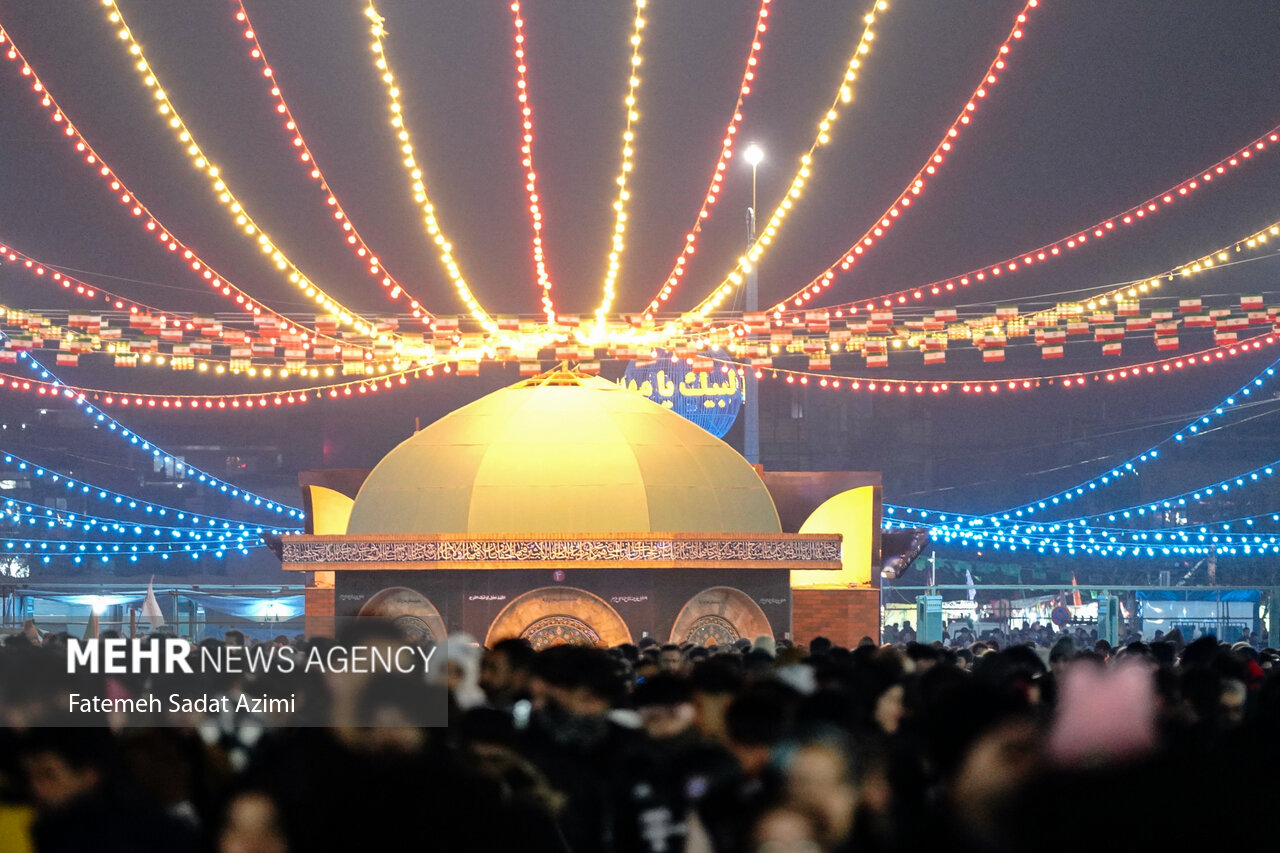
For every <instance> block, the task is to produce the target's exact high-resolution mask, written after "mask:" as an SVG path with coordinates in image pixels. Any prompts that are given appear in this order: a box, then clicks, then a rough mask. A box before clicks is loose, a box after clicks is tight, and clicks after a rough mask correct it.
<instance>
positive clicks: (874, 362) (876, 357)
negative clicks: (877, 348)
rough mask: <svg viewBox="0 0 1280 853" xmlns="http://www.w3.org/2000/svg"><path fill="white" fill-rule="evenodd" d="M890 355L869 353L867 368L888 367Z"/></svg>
mask: <svg viewBox="0 0 1280 853" xmlns="http://www.w3.org/2000/svg"><path fill="white" fill-rule="evenodd" d="M888 366H889V354H888V353H885V352H868V353H867V367H888Z"/></svg>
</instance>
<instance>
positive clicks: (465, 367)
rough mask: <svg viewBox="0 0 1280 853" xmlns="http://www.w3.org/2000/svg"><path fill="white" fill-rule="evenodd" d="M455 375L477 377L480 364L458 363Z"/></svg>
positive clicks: (476, 362) (472, 362) (475, 362)
mask: <svg viewBox="0 0 1280 853" xmlns="http://www.w3.org/2000/svg"><path fill="white" fill-rule="evenodd" d="M457 373H458V375H459V376H479V375H480V362H478V361H460V362H458V370H457Z"/></svg>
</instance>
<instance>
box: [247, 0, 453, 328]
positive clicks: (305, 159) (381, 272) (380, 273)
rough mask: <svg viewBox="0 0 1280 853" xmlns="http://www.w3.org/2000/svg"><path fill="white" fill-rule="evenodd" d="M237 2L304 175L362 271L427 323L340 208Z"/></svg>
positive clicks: (423, 312)
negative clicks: (321, 196)
mask: <svg viewBox="0 0 1280 853" xmlns="http://www.w3.org/2000/svg"><path fill="white" fill-rule="evenodd" d="M233 2H234V3H235V5H236V14H235V18H236V21H237V23H239V24H242V25H243V27H244V29H243V30H242V32H241V35H243V36H244V38H245V40H246V41H248V42H249V45H250V47H249V57H250V58H251V59H253V60H256V62H257V64H258V65H259V66H261V71H262V77H263V79H264V80H265V81H266V82H267V83H268V85H269V87H270V88H269V89H268V91H269V92H270V93H271V98H272V99H273V100H274V101H275V104H276V113H277V114H278V115H279V116H280V117H281V118H283V119H284V123H283V125H282V127H283V128H284V130H285V131H286V132H287V133H288V134H289V136H290V144H291V145H292V147H293V150H294V153H295V154H297V156H298V162H300V163H302V164H303V165H304V166H305V167H307V175H308V177H310V178H311V180H313V181H315V182H316V184H317V185H318V186H319V187H320V189H321V190H323V191H324V194H325V204H326V206H328V207H329V208H330V209H331V214H330V215H331V218H332V219H333V221H334V222H335V223H337V225H338V227H339V228H340V229H341V230H342V233H343V242H345V243H346V244H347V246H348V248H350V249H351V251H352V252H353V253H354V254H355V256H356V257H357V258H358V259H359V260H360V261H361V263H362V265H363V267H364V270H365V272H367V273H368V274H369V275H371V276H373V277H374V278H376V279H378V281H379V283H380V284H381V285H382V287H383V288H384V289H386V291H387V295H388V296H390V297H391V298H392V299H399V298H400V297H401V296H404V297H405V298H406V300H408V303H409V309H410V311H411V312H412V314H413V316H414V317H415V318H417V319H421V321H422V322H423V323H424V324H426V323H430V322H431V321H432V320H433V319H434V317H433V316H432V314H431V312H430V311H428V310H427V309H426V307H425V306H424V305H423V304H422V303H421V302H419V301H418V300H417V299H415V298H413V297H412V296H411V295H410V294H409V293H408V292H407V291H406V289H405V286H404V284H403V283H402V282H400V281H399V280H398V279H396V277H395V276H393V275H392V274H391V273H389V272H388V271H387V270H386V268H385V267H384V266H383V265H382V261H380V260H379V259H378V256H377V255H376V254H375V253H374V251H373V250H372V249H371V248H369V245H368V244H367V243H366V242H365V241H364V238H363V237H361V236H360V232H359V231H358V230H356V226H355V223H354V222H352V221H351V217H350V216H348V215H347V211H346V210H345V209H344V208H343V206H342V202H340V201H338V194H337V193H336V192H334V191H333V188H332V187H330V185H329V182H328V180H327V179H326V178H325V176H324V173H323V172H321V170H320V164H319V163H317V162H316V158H315V153H314V152H313V151H312V150H311V147H310V146H309V145H307V141H306V139H304V138H303V136H302V130H301V129H300V128H299V126H298V120H297V118H296V117H295V116H294V115H293V111H292V110H291V109H289V104H288V102H286V101H285V99H284V92H283V91H281V89H280V80H279V78H278V77H277V76H276V73H275V69H274V68H272V67H271V65H270V63H268V62H267V55H266V52H265V51H264V50H263V49H262V43H261V42H259V41H258V33H257V31H256V30H254V27H253V22H252V21H250V20H249V12H248V10H247V9H245V6H244V2H243V0H233Z"/></svg>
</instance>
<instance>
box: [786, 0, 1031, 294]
mask: <svg viewBox="0 0 1280 853" xmlns="http://www.w3.org/2000/svg"><path fill="white" fill-rule="evenodd" d="M1038 5H1039V0H1027V3H1026V5H1024V6H1023V7H1022V11H1020V12H1019V13H1018V15H1017V18H1016V20H1015V22H1014V25H1013V29H1011V30H1010V31H1009V35H1008V36H1006V37H1005V40H1004V41H1003V42H1001V43H1000V47H999V48H998V49H997V50H996V58H995V59H993V60H992V61H991V64H990V65H988V66H987V70H986V73H984V74H983V75H982V80H981V81H980V82H979V83H978V85H977V87H976V88H975V89H974V90H973V94H972V95H970V96H969V99H968V101H967V102H966V103H965V105H964V107H963V108H962V109H961V110H960V114H959V115H958V116H956V119H955V121H953V122H952V123H951V126H950V127H948V128H947V130H946V132H945V133H944V134H943V135H942V140H941V141H940V142H939V143H938V144H937V146H935V147H934V149H933V151H932V152H931V153H930V154H929V157H928V158H927V159H926V160H925V163H924V165H923V166H921V167H920V169H919V170H917V172H916V173H915V175H913V176H912V178H911V180H910V181H908V182H907V186H906V188H905V189H903V190H902V192H900V193H899V194H898V197H897V199H896V200H895V201H894V202H893V204H891V205H889V207H888V208H886V209H885V211H884V213H882V214H881V215H880V217H879V219H878V220H877V221H876V223H875V224H874V225H872V226H871V227H870V228H868V229H867V230H866V231H865V232H863V234H862V236H861V237H859V238H858V239H857V240H855V241H854V242H853V245H851V246H849V248H848V249H846V250H845V253H844V257H842V258H841V259H840V260H837V261H836V262H835V263H833V264H831V266H829V267H827V268H826V269H825V270H823V271H822V272H821V273H819V274H818V276H816V277H815V278H814V279H813V280H812V281H810V282H809V283H808V284H807V285H805V286H804V287H803V288H801V289H800V290H798V291H796V292H795V293H793V294H792V295H791V296H788V297H787V298H786V299H784V300H782V301H781V302H779V303H778V305H777V306H776V308H775V310H780V309H781V308H783V307H784V306H785V304H786V303H787V302H788V301H790V302H792V303H793V304H794V305H796V306H800V305H803V304H804V303H806V302H808V301H809V300H810V299H811V298H812V297H813V296H815V295H817V294H819V293H821V292H822V290H823V289H824V288H826V287H829V286H830V285H831V282H832V281H834V280H835V277H836V268H837V267H838V268H839V269H840V270H849V269H852V268H853V266H854V265H855V264H856V263H857V262H858V259H859V258H861V257H862V256H863V255H864V254H866V252H867V251H868V250H870V248H871V247H872V246H874V245H875V243H876V241H877V240H879V239H880V238H881V237H883V236H884V235H885V234H886V233H888V231H889V230H890V229H891V228H893V226H894V224H895V223H896V222H898V221H899V219H900V218H901V215H902V214H903V213H904V212H906V211H907V210H908V209H909V208H910V207H911V205H912V203H913V202H914V200H915V199H917V198H919V197H920V195H921V194H922V193H923V192H924V191H925V188H926V187H927V186H928V181H929V179H930V178H932V177H933V176H934V175H936V174H937V171H938V169H939V168H941V167H942V164H943V163H945V162H946V160H947V157H948V155H949V154H950V153H951V150H952V148H953V147H954V145H955V143H956V141H957V140H958V139H959V138H960V135H961V131H962V129H963V128H965V127H967V126H968V125H969V123H970V122H971V121H972V120H973V116H975V115H976V114H977V111H978V106H979V104H981V103H982V101H983V99H984V98H986V96H987V94H988V93H989V92H990V90H991V87H992V86H994V85H996V83H997V82H999V80H1000V73H1001V72H1003V71H1004V70H1005V69H1006V65H1007V60H1008V58H1009V54H1010V51H1011V49H1012V46H1013V44H1014V42H1016V41H1018V40H1020V39H1021V38H1022V36H1023V27H1024V26H1025V24H1026V22H1027V17H1028V15H1029V14H1030V13H1031V10H1032V9H1035V8H1036V7H1037V6H1038Z"/></svg>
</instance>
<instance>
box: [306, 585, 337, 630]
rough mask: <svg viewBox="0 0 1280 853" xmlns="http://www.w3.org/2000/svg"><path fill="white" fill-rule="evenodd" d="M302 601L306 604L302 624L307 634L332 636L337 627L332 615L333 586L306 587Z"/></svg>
mask: <svg viewBox="0 0 1280 853" xmlns="http://www.w3.org/2000/svg"><path fill="white" fill-rule="evenodd" d="M303 603H304V604H305V605H306V614H305V616H304V622H303V624H304V625H305V628H306V632H307V636H308V637H332V636H333V635H334V633H335V629H336V627H337V626H336V625H335V622H334V616H333V603H334V591H333V587H328V588H320V587H314V586H309V587H307V589H306V593H305V598H304V599H303Z"/></svg>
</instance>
